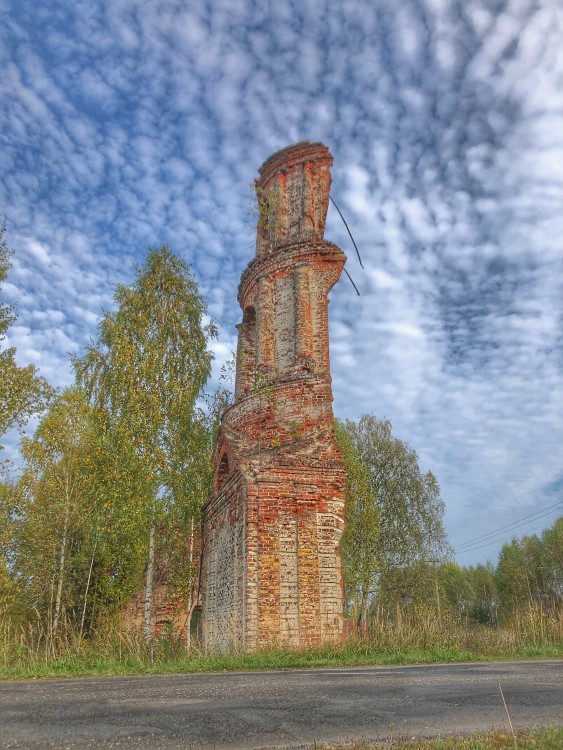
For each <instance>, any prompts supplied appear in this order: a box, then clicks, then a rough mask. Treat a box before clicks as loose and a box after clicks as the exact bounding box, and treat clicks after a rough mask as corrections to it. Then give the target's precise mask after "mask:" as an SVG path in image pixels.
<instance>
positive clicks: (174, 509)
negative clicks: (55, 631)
mask: <svg viewBox="0 0 563 750" xmlns="http://www.w3.org/2000/svg"><path fill="white" fill-rule="evenodd" d="M114 300H115V302H116V306H117V309H116V311H115V312H113V313H106V314H105V315H104V317H103V320H102V322H101V324H100V328H99V336H98V340H97V341H96V342H93V343H92V344H91V345H90V347H89V349H88V351H87V352H86V354H85V356H84V357H83V358H82V359H77V360H75V362H74V365H75V370H76V373H77V377H78V380H79V382H80V383H81V384H82V385H83V386H84V388H85V389H86V392H87V393H88V396H89V398H90V401H91V403H92V405H93V408H94V410H95V414H96V418H97V420H98V421H99V423H100V424H101V425H102V426H103V431H104V432H107V433H108V434H109V435H110V436H111V439H112V440H113V441H114V442H115V443H116V444H118V445H122V446H127V450H128V451H129V452H130V453H132V455H133V456H134V458H135V471H136V472H137V475H138V476H142V477H143V481H144V484H145V486H146V487H147V488H149V491H148V493H147V494H146V495H145V497H146V498H147V502H146V505H145V511H146V514H145V515H146V519H147V523H148V526H147V528H146V534H145V537H146V541H147V543H148V551H147V568H146V610H145V633H146V638H147V640H150V638H151V626H150V620H151V597H152V593H151V592H152V585H153V570H154V562H155V552H154V540H155V539H156V541H157V542H158V541H160V543H161V544H165V546H164V547H163V549H166V550H167V552H168V557H169V561H172V562H173V563H174V564H173V569H174V571H175V572H176V576H177V577H179V580H180V581H183V582H184V583H185V582H186V581H189V582H191V588H190V591H193V585H194V584H195V580H196V575H195V563H194V559H193V556H191V555H190V553H189V552H188V553H187V555H186V549H185V540H186V538H187V537H188V536H189V537H190V538H192V539H193V533H194V532H193V529H194V523H197V522H198V521H199V512H200V508H201V505H202V503H203V502H204V501H205V499H206V498H207V496H208V492H209V486H210V479H211V466H210V461H209V457H210V454H211V446H210V423H209V418H208V417H207V416H206V415H205V413H204V411H203V410H202V409H201V408H200V406H199V404H198V400H199V399H200V398H202V396H203V389H204V387H205V385H206V383H207V380H208V378H209V375H210V372H211V360H212V354H211V352H210V351H209V349H208V347H207V344H208V341H209V339H210V338H213V337H215V336H216V330H215V327H214V326H213V325H212V324H211V323H207V324H206V323H205V316H206V307H205V303H204V300H203V299H202V297H201V296H200V294H199V291H198V288H197V284H196V283H195V281H194V280H193V279H192V277H191V274H190V269H189V267H188V266H187V264H186V263H184V261H182V260H181V259H180V258H178V257H177V256H175V255H174V254H173V253H172V252H171V251H170V250H169V249H168V248H167V247H164V246H163V247H160V248H158V249H151V250H150V251H149V253H148V256H147V260H146V263H145V265H144V267H143V268H139V269H137V276H136V280H135V283H134V284H133V285H132V286H131V287H125V286H122V285H120V286H118V287H117V289H116V292H115V294H114ZM192 551H193V547H192ZM189 598H190V600H193V596H192V594H190V596H189Z"/></svg>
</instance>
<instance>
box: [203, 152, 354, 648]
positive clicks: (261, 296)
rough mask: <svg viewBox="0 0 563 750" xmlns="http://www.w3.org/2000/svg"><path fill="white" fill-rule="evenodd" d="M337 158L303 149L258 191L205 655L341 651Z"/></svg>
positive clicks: (273, 163) (208, 516) (213, 520)
mask: <svg viewBox="0 0 563 750" xmlns="http://www.w3.org/2000/svg"><path fill="white" fill-rule="evenodd" d="M331 165H332V156H331V154H330V152H329V151H328V149H327V148H326V147H325V146H323V145H322V144H320V143H315V144H312V143H307V142H305V143H299V144H297V145H295V146H291V147H289V148H286V149H283V150H282V151H279V152H278V153H276V154H274V155H273V156H271V157H270V158H269V159H268V160H267V161H266V162H265V163H264V164H263V166H262V168H261V169H260V176H259V178H258V179H257V181H256V186H257V193H258V195H259V198H260V201H261V204H262V205H261V209H260V218H259V222H258V230H257V242H256V258H255V259H254V260H253V261H252V262H251V263H250V264H249V265H248V267H247V269H246V270H245V272H244V273H243V275H242V278H241V282H240V285H239V291H238V299H239V302H240V305H241V308H242V311H243V318H242V323H241V324H240V325H239V326H238V330H239V336H238V351H237V373H236V386H235V403H234V404H233V405H232V406H231V407H230V408H229V409H228V410H227V411H226V413H225V414H224V416H223V420H222V425H221V430H220V435H219V441H218V445H217V451H216V455H215V464H216V470H215V480H214V492H213V495H212V497H211V499H210V501H209V502H208V503H207V505H206V507H205V509H204V551H203V563H202V564H203V570H202V585H203V637H204V643H205V646H206V647H207V648H210V649H234V648H243V649H245V650H255V649H260V648H266V647H271V646H276V645H280V646H295V647H297V646H305V645H310V644H318V643H324V642H330V641H336V640H338V639H339V638H340V636H341V633H342V573H341V564H340V556H339V552H338V545H339V542H340V537H341V534H342V531H343V527H344V483H345V475H344V468H343V464H342V461H341V456H340V451H339V449H338V447H337V445H336V443H335V440H334V430H333V413H332V390H331V378H330V361H329V349H328V298H327V296H328V293H329V291H330V289H331V288H332V286H333V285H334V284H335V283H336V281H338V279H339V277H340V274H341V272H342V268H343V266H344V262H345V260H346V257H345V255H344V254H343V253H342V251H341V250H340V249H339V248H338V247H336V246H335V245H333V244H331V243H329V242H325V241H324V239H323V236H324V228H325V221H326V213H327V209H328V200H329V197H328V196H329V190H330V167H331Z"/></svg>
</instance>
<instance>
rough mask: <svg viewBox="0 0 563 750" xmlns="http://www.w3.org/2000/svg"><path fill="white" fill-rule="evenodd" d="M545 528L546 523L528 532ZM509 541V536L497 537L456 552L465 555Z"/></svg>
mask: <svg viewBox="0 0 563 750" xmlns="http://www.w3.org/2000/svg"><path fill="white" fill-rule="evenodd" d="M543 528H544V524H543V523H542V524H541V525H540V526H535V527H534V528H533V529H529V530H528V533H529V534H531V533H532V531H537V530H538V529H543ZM507 541H508V538H506V539H505V540H504V541H503V540H500V539H497V540H496V541H494V542H487V544H481V545H479V546H478V547H470V548H469V549H464V550H461V552H459V551H458V550H456V554H458V555H465V553H466V552H476V551H477V550H478V549H484V548H485V547H492V546H493V544H501V543H504V542H507Z"/></svg>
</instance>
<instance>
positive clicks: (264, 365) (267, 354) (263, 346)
mask: <svg viewBox="0 0 563 750" xmlns="http://www.w3.org/2000/svg"><path fill="white" fill-rule="evenodd" d="M257 350H258V351H257V358H256V369H257V370H258V371H259V372H263V373H264V374H269V373H271V372H272V371H273V369H274V290H273V286H272V282H271V280H270V279H268V278H266V277H265V276H262V278H261V279H260V280H259V281H258V316H257Z"/></svg>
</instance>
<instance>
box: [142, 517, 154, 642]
mask: <svg viewBox="0 0 563 750" xmlns="http://www.w3.org/2000/svg"><path fill="white" fill-rule="evenodd" d="M155 532H156V529H155V525H154V522H151V528H150V534H149V556H148V560H147V576H146V588H145V628H144V631H145V641H146V642H147V643H151V642H152V595H153V580H154V542H155Z"/></svg>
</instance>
